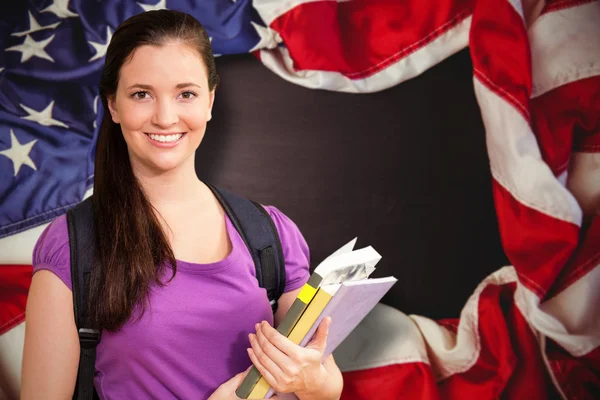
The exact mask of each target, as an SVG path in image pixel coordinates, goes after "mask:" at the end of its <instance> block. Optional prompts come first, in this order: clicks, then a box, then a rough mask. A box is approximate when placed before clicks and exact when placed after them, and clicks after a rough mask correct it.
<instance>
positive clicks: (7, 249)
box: [0, 224, 49, 265]
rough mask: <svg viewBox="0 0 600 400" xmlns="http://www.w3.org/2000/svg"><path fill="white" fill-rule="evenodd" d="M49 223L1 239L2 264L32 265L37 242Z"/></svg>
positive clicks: (0, 258) (0, 256) (0, 253)
mask: <svg viewBox="0 0 600 400" xmlns="http://www.w3.org/2000/svg"><path fill="white" fill-rule="evenodd" d="M48 225H49V224H44V225H40V226H36V227H35V228H31V229H28V230H26V231H23V232H19V233H17V234H15V235H11V236H7V237H3V238H2V239H0V264H26V265H31V256H32V253H33V247H34V246H35V242H37V240H38V238H39V237H40V235H41V234H42V232H43V231H44V229H46V227H47V226H48Z"/></svg>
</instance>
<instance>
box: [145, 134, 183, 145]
mask: <svg viewBox="0 0 600 400" xmlns="http://www.w3.org/2000/svg"><path fill="white" fill-rule="evenodd" d="M148 136H150V138H151V139H152V140H156V141H157V142H163V143H168V142H175V141H177V140H179V139H180V138H181V137H182V136H183V133H176V134H175V135H152V134H150V135H148Z"/></svg>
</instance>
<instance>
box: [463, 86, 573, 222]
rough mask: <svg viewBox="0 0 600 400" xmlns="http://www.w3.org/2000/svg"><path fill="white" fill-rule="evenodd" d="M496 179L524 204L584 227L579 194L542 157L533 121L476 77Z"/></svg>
mask: <svg viewBox="0 0 600 400" xmlns="http://www.w3.org/2000/svg"><path fill="white" fill-rule="evenodd" d="M474 86H475V94H476V96H477V101H478V103H479V107H480V108H481V115H482V117H483V122H484V125H485V130H486V141H487V148H488V155H489V158H490V164H491V170H492V175H493V176H494V179H496V181H497V182H498V183H499V184H500V185H502V186H503V187H504V188H505V189H506V190H507V191H508V192H510V193H511V194H512V195H513V196H514V198H515V199H517V200H518V201H519V202H521V203H522V204H523V205H525V206H527V207H529V208H532V209H535V210H537V211H539V212H541V213H544V214H547V215H549V216H551V217H553V218H557V219H560V220H563V221H567V222H571V223H573V224H576V225H578V226H581V219H582V213H581V208H580V207H579V204H578V203H577V200H575V197H573V195H572V194H571V193H570V192H569V191H568V190H567V189H566V188H565V187H564V186H563V185H562V184H561V183H560V182H559V181H558V179H556V177H555V176H554V174H553V173H552V171H551V170H550V168H549V167H548V165H546V163H545V162H544V161H543V160H542V157H541V154H540V149H539V147H538V145H537V140H536V138H535V135H534V134H533V132H532V131H531V127H530V126H529V123H528V122H527V121H526V120H525V118H524V117H523V115H522V114H520V113H519V112H518V111H517V110H515V108H514V106H513V105H511V104H509V103H508V102H507V101H506V100H504V99H503V98H502V97H500V96H499V95H497V94H496V93H494V92H492V91H491V90H490V89H488V87H487V86H485V85H484V84H482V83H481V82H480V81H479V78H478V77H476V78H475V79H474Z"/></svg>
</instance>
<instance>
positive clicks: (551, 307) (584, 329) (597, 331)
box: [534, 264, 600, 356]
mask: <svg viewBox="0 0 600 400" xmlns="http://www.w3.org/2000/svg"><path fill="white" fill-rule="evenodd" d="M598 305H600V264H598V265H596V267H595V268H594V269H593V270H591V271H590V272H588V273H587V274H585V275H584V276H583V277H582V278H580V279H579V280H577V281H576V282H575V283H573V284H571V285H570V286H569V287H568V288H566V289H565V290H563V291H562V292H560V293H559V294H558V295H556V296H554V297H553V298H551V299H549V300H547V301H545V302H544V303H543V304H542V305H541V307H540V311H539V316H538V317H537V318H540V319H543V320H544V326H547V327H553V325H552V321H560V326H556V327H555V328H554V329H552V330H550V329H544V330H542V329H541V327H540V328H539V329H540V330H541V331H542V332H543V333H544V334H545V335H546V336H548V337H550V338H552V340H554V341H556V342H557V343H558V344H560V345H561V346H562V347H563V348H564V349H565V350H567V351H568V352H569V353H571V354H572V355H574V356H583V355H585V354H587V353H589V352H590V351H592V350H594V349H595V348H596V347H598V346H600V307H598ZM546 318H552V319H551V320H550V322H546V320H545V319H546ZM534 321H536V318H534ZM540 325H541V324H540Z"/></svg>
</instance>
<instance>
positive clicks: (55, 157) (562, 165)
mask: <svg viewBox="0 0 600 400" xmlns="http://www.w3.org/2000/svg"><path fill="white" fill-rule="evenodd" d="M8 3H9V2H4V3H3V4H2V5H1V6H0V13H1V14H2V15H4V16H5V18H4V21H3V23H2V24H0V30H1V32H2V34H1V35H0V40H1V41H2V42H0V47H2V48H3V49H4V51H3V52H1V53H0V85H2V89H1V90H0V176H1V179H0V205H1V207H0V257H1V258H0V334H1V336H0V366H2V368H0V370H4V371H7V372H6V373H7V374H8V375H9V379H4V380H5V381H6V380H8V381H11V379H12V385H11V384H9V385H8V386H7V387H6V388H4V390H5V391H7V392H14V391H16V390H18V389H17V387H18V375H19V369H20V358H19V354H18V353H19V351H20V350H21V349H22V340H23V331H24V324H23V321H24V308H25V302H26V296H27V289H28V285H29V282H30V279H31V252H32V248H33V245H34V242H35V240H37V237H38V236H39V234H40V232H41V230H42V229H43V228H44V226H45V224H46V223H47V222H48V221H50V220H52V219H53V218H54V217H56V216H58V215H60V214H62V213H64V212H66V210H67V209H69V207H71V206H73V205H74V204H76V203H77V202H79V201H80V200H81V199H82V198H83V196H84V195H85V193H86V191H89V190H90V189H91V184H92V179H93V160H92V156H93V148H92V143H93V141H94V136H95V134H96V128H97V126H98V123H99V121H100V119H101V117H102V110H101V106H100V104H99V101H98V95H97V92H96V90H97V89H96V87H97V83H98V80H99V74H100V71H101V68H102V63H103V57H104V54H105V52H106V47H107V43H108V42H109V40H110V37H111V34H112V32H113V31H114V29H115V28H116V27H117V26H118V25H119V23H121V22H122V21H123V20H125V19H126V18H127V17H129V16H131V15H134V14H136V13H139V12H142V11H145V10H150V9H160V8H172V9H177V10H180V11H184V12H188V13H190V14H192V15H194V16H196V17H197V18H198V19H199V20H200V22H202V24H203V25H204V26H205V27H206V28H207V30H208V32H209V35H210V36H211V38H212V45H213V48H214V51H215V53H216V54H219V55H222V56H226V55H228V54H239V53H248V52H251V53H254V54H255V55H256V56H257V57H258V58H259V59H260V60H261V62H262V63H263V64H264V65H265V67H267V68H269V69H270V70H271V71H273V73H275V74H277V75H279V76H280V77H282V78H283V79H286V80H288V81H290V82H293V83H295V84H298V85H302V86H305V87H308V88H314V89H322V90H332V91H342V92H350V93H370V92H375V91H379V90H383V89H386V88H389V87H391V86H394V85H397V84H400V83H402V82H404V81H406V80H408V79H411V78H413V77H415V76H417V75H419V74H421V73H422V72H423V71H425V70H427V69H428V68H430V67H432V66H434V65H436V64H438V63H439V62H441V61H443V60H444V59H446V58H447V57H449V56H450V55H452V54H454V53H456V52H457V51H459V50H461V49H464V48H465V47H467V46H469V48H470V53H471V58H472V61H473V82H474V89H475V95H476V97H477V100H478V103H479V106H480V110H481V115H482V117H483V121H484V124H485V129H486V140H487V149H488V156H489V160H490V168H491V172H492V176H493V191H494V200H495V205H496V211H497V215H498V219H499V226H500V234H501V238H502V242H503V246H504V249H505V252H506V254H507V255H508V258H509V260H510V263H511V265H509V266H506V267H504V268H502V269H500V270H498V271H496V272H495V273H493V274H492V275H490V276H488V277H487V278H486V279H484V280H483V281H482V282H481V283H480V285H479V286H478V287H476V288H474V291H473V294H472V296H471V297H470V299H469V300H468V301H467V303H466V304H465V306H464V308H463V311H462V313H461V316H460V318H459V319H455V320H444V321H434V320H432V319H429V318H427V317H426V316H417V315H411V316H406V315H404V314H402V313H401V312H400V311H398V310H394V309H389V308H380V309H378V311H377V312H376V313H374V314H373V315H372V316H370V317H369V318H377V317H379V318H386V319H387V320H388V322H389V321H393V323H395V324H396V325H397V327H398V332H397V334H396V335H394V336H389V333H387V335H388V336H385V337H383V336H382V338H383V339H381V340H377V335H378V333H377V332H371V333H370V336H371V337H372V338H373V343H366V344H365V343H363V344H362V346H363V348H362V350H365V349H366V348H367V347H368V346H374V347H373V348H370V350H372V351H362V352H361V357H362V358H361V357H358V358H356V359H354V360H353V363H352V364H351V365H349V364H348V365H346V366H345V367H344V371H343V372H344V383H345V386H344V394H343V399H371V398H374V393H377V395H376V397H377V398H379V399H397V398H404V397H405V398H417V399H427V400H429V399H438V398H461V399H463V398H475V397H479V398H500V397H503V398H525V397H527V398H532V399H537V398H548V397H550V396H551V395H553V394H555V393H557V394H558V395H559V396H560V397H562V398H572V399H575V398H577V399H587V398H593V397H594V396H596V395H598V393H599V392H600V308H599V307H598V304H599V301H600V299H599V296H600V295H599V294H600V219H599V218H598V215H599V214H600V194H599V193H600V167H599V166H600V154H599V153H600V2H598V1H585V0H556V1H546V2H544V1H521V0H510V1H507V0H495V1H492V0H440V1H437V2H423V1H419V0H406V1H403V2H399V1H397V0H396V1H391V0H354V1H342V0H338V1H331V0H329V1H325V0H285V1H284V0H254V1H242V0H238V1H226V0H218V1H203V2H200V1H197V2H183V1H174V0H173V1H171V0H169V1H166V0H160V1H158V2H157V1H156V0H143V1H140V2H135V1H117V0H112V1H110V0H106V1H102V2H94V1H85V0H47V1H46V0H44V1H42V0H40V1H34V0H31V1H28V2H11V4H10V6H9V5H8ZM358 329H361V327H360V326H359V328H358ZM382 335H383V333H382ZM377 346H379V347H378V349H379V350H381V346H384V347H385V348H384V349H383V350H382V351H374V350H373V349H374V348H375V347H377ZM0 382H2V379H0Z"/></svg>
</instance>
